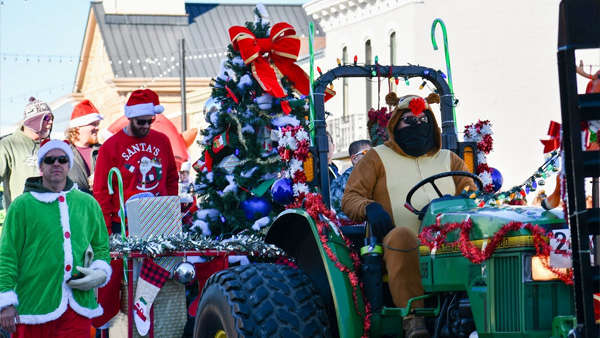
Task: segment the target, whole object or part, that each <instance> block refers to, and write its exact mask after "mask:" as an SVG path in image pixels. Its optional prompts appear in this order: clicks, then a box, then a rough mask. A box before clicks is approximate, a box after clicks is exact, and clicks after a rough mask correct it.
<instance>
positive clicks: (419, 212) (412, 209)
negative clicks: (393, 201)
mask: <svg viewBox="0 0 600 338" xmlns="http://www.w3.org/2000/svg"><path fill="white" fill-rule="evenodd" d="M448 176H466V177H470V178H472V179H473V181H475V185H477V189H479V190H483V182H482V181H481V178H479V176H477V175H475V174H472V173H470V172H466V171H447V172H443V173H440V174H436V175H433V176H429V177H427V178H426V179H424V180H422V181H421V182H419V183H417V185H415V186H414V187H412V189H410V191H409V192H408V195H406V203H404V206H405V207H406V208H407V209H408V210H410V212H412V213H413V214H415V215H417V216H419V219H421V218H422V217H423V216H424V215H425V209H427V205H426V206H424V207H423V209H421V210H417V209H415V207H413V205H412V203H411V202H410V200H411V198H412V195H413V194H414V193H415V191H417V190H419V188H421V187H422V186H424V185H425V184H427V183H429V184H431V185H432V186H433V189H435V192H436V193H437V194H438V196H439V197H442V196H443V194H442V192H441V191H440V189H439V188H438V187H437V185H435V181H436V180H437V179H439V178H443V177H448ZM428 205H429V204H428Z"/></svg>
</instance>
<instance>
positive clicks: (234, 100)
mask: <svg viewBox="0 0 600 338" xmlns="http://www.w3.org/2000/svg"><path fill="white" fill-rule="evenodd" d="M225 90H226V91H227V96H228V97H230V98H231V99H232V100H233V102H235V104H238V103H240V100H238V98H237V96H235V94H234V93H233V91H232V90H231V89H230V88H229V87H228V86H227V85H225Z"/></svg>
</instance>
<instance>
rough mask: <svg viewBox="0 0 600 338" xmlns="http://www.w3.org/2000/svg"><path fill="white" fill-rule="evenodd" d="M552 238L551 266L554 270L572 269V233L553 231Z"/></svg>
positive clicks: (566, 230)
mask: <svg viewBox="0 0 600 338" xmlns="http://www.w3.org/2000/svg"><path fill="white" fill-rule="evenodd" d="M552 234H553V236H552V238H550V246H551V247H552V251H550V266H552V267H554V268H570V267H571V266H572V262H571V241H570V240H571V232H570V231H569V229H559V230H552Z"/></svg>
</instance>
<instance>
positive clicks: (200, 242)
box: [110, 233, 285, 258]
mask: <svg viewBox="0 0 600 338" xmlns="http://www.w3.org/2000/svg"><path fill="white" fill-rule="evenodd" d="M202 250H216V251H228V252H234V253H243V254H246V255H249V256H256V257H265V258H276V257H280V256H285V252H284V251H283V250H282V249H280V248H278V247H276V246H275V245H273V244H267V243H265V242H264V240H263V238H262V237H261V236H258V235H255V234H250V235H246V234H239V235H235V236H233V237H230V238H227V239H223V240H216V239H212V238H209V237H205V236H199V235H191V234H189V233H179V234H175V235H168V236H163V235H161V236H154V237H150V238H147V239H141V238H136V237H127V238H126V239H125V241H123V240H122V239H121V237H120V236H119V235H113V236H111V238H110V251H111V252H117V253H122V254H129V253H131V252H139V253H143V254H146V255H148V256H156V255H162V254H167V253H169V252H171V251H202Z"/></svg>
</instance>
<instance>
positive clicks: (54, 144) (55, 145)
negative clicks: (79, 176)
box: [38, 139, 73, 169]
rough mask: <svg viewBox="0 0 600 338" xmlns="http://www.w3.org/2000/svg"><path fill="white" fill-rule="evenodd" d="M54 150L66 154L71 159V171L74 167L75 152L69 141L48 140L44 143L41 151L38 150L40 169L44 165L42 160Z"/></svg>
mask: <svg viewBox="0 0 600 338" xmlns="http://www.w3.org/2000/svg"><path fill="white" fill-rule="evenodd" d="M52 149H60V150H62V151H64V152H65V154H66V155H67V157H68V158H69V169H71V168H72V167H73V151H72V150H71V146H70V145H69V143H68V142H67V141H61V140H50V139H47V140H45V141H44V142H42V144H41V146H40V150H38V167H40V166H41V165H42V160H43V159H44V157H45V156H46V154H47V153H48V152H49V151H50V150H52Z"/></svg>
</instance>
